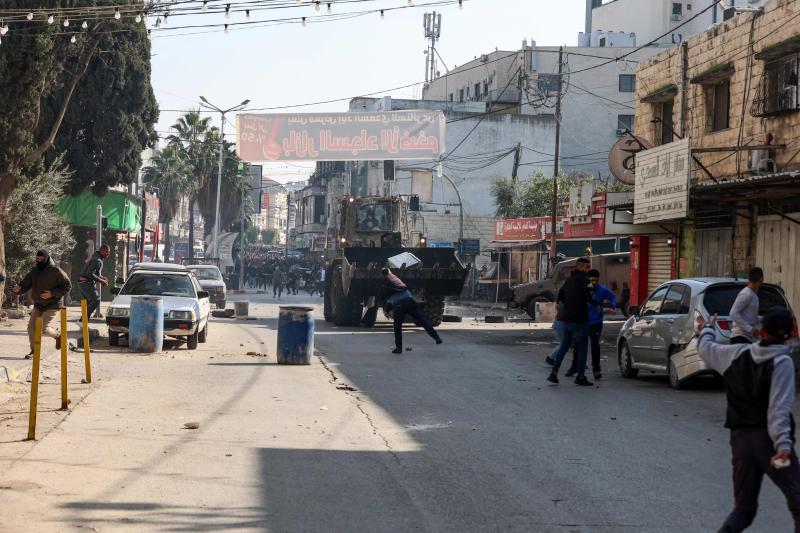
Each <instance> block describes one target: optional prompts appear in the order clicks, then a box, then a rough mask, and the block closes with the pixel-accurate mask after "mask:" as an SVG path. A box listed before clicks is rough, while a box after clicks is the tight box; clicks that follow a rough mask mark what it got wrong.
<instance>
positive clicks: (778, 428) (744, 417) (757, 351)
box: [697, 309, 800, 532]
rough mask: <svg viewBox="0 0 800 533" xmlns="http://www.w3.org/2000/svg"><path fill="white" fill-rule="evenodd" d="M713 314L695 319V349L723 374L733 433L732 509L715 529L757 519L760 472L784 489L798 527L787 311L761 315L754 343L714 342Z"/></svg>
mask: <svg viewBox="0 0 800 533" xmlns="http://www.w3.org/2000/svg"><path fill="white" fill-rule="evenodd" d="M716 318H717V317H716V315H714V316H712V317H711V318H709V319H708V321H705V320H703V317H698V318H697V325H698V328H699V330H700V333H699V337H698V340H697V352H698V354H699V355H700V358H701V359H702V360H703V361H704V362H705V363H706V364H707V365H708V366H709V368H711V369H713V370H716V371H717V372H719V374H721V375H722V378H723V379H724V380H725V393H726V395H727V403H728V406H727V414H726V416H725V427H727V428H729V429H730V431H731V437H730V444H731V454H732V456H733V461H732V462H733V495H734V501H735V503H734V508H733V511H732V512H731V513H730V514H729V515H728V517H727V518H726V519H725V523H724V524H723V525H722V528H720V530H719V531H721V532H738V531H743V530H745V529H746V528H747V527H749V526H750V524H752V523H753V519H754V518H755V517H756V511H757V510H758V493H759V491H760V490H761V482H762V480H763V478H764V474H766V475H767V477H769V478H770V479H771V480H772V482H773V483H774V484H775V485H776V486H777V487H778V488H779V489H780V490H781V492H783V495H784V496H785V497H786V503H787V504H788V507H789V511H790V512H791V513H792V517H793V519H794V529H795V531H800V464H798V460H797V454H796V453H795V450H794V442H795V436H794V428H795V424H794V418H793V417H792V409H793V407H794V401H795V383H794V363H793V362H792V358H791V356H790V354H791V351H792V348H791V346H790V345H788V344H786V341H787V340H788V339H789V337H790V336H791V332H792V326H793V319H792V313H791V312H790V311H789V310H787V309H776V310H773V311H770V312H769V313H767V314H766V315H765V316H764V319H763V322H762V324H763V330H762V332H761V337H762V340H761V341H760V342H754V343H752V344H719V343H717V342H716V333H715V325H716Z"/></svg>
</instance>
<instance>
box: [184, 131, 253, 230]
mask: <svg viewBox="0 0 800 533" xmlns="http://www.w3.org/2000/svg"><path fill="white" fill-rule="evenodd" d="M209 136H210V137H211V138H212V139H214V141H215V144H216V146H217V149H219V130H218V129H217V128H212V129H211V131H210V132H209ZM217 157H219V154H217ZM217 161H218V160H217ZM222 161H223V165H222V186H221V188H220V202H219V206H220V207H219V215H220V219H221V220H220V225H219V231H220V232H222V231H225V230H227V229H230V227H231V226H232V225H233V224H238V222H239V220H240V218H241V208H242V192H244V199H245V202H244V208H245V222H247V220H249V218H250V215H251V213H252V206H251V205H250V204H251V202H250V194H249V192H250V172H249V171H248V170H247V169H245V171H244V172H240V171H239V163H241V162H242V160H241V159H240V158H239V156H238V155H237V154H236V151H235V150H234V147H233V143H230V142H228V141H225V142H224V144H223V158H222ZM218 175H219V172H218V171H217V172H213V173H212V175H211V177H210V179H209V180H208V184H207V186H205V187H203V188H201V189H199V190H198V191H197V205H198V206H199V207H200V213H202V215H203V220H204V221H205V231H206V235H209V234H211V231H212V229H213V227H214V224H215V222H216V219H215V217H216V202H217V176H218Z"/></svg>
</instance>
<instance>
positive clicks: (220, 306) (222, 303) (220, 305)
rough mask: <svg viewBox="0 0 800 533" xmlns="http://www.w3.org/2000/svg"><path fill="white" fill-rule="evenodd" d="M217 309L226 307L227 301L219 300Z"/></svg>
mask: <svg viewBox="0 0 800 533" xmlns="http://www.w3.org/2000/svg"><path fill="white" fill-rule="evenodd" d="M217 309H225V302H217Z"/></svg>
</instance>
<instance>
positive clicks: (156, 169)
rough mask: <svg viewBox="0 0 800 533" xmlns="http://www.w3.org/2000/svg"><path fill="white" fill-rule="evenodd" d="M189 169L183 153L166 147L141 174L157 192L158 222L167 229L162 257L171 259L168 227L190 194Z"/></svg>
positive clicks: (170, 146)
mask: <svg viewBox="0 0 800 533" xmlns="http://www.w3.org/2000/svg"><path fill="white" fill-rule="evenodd" d="M190 172H191V167H190V165H189V163H188V162H187V160H186V154H184V152H183V150H181V148H180V146H178V145H167V146H166V147H165V148H164V149H162V150H160V151H159V152H158V153H156V154H155V155H154V156H153V158H152V159H151V161H150V165H149V166H147V167H146V168H145V169H144V171H143V179H144V183H145V184H146V185H147V186H148V187H150V188H152V189H157V190H158V198H159V206H160V208H159V213H158V220H159V222H161V223H163V224H165V225H166V227H167V231H166V235H165V236H164V257H170V254H171V252H172V240H171V238H170V235H171V231H170V226H171V224H172V219H173V218H175V215H176V214H177V213H178V209H179V208H180V205H181V200H182V199H183V198H185V197H187V196H188V195H189V194H190V193H191V191H192V180H191V177H190V176H191V175H190Z"/></svg>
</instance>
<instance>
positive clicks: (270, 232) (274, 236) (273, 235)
mask: <svg viewBox="0 0 800 533" xmlns="http://www.w3.org/2000/svg"><path fill="white" fill-rule="evenodd" d="M261 242H263V243H264V244H278V230H276V229H265V230H264V231H262V232H261Z"/></svg>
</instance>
